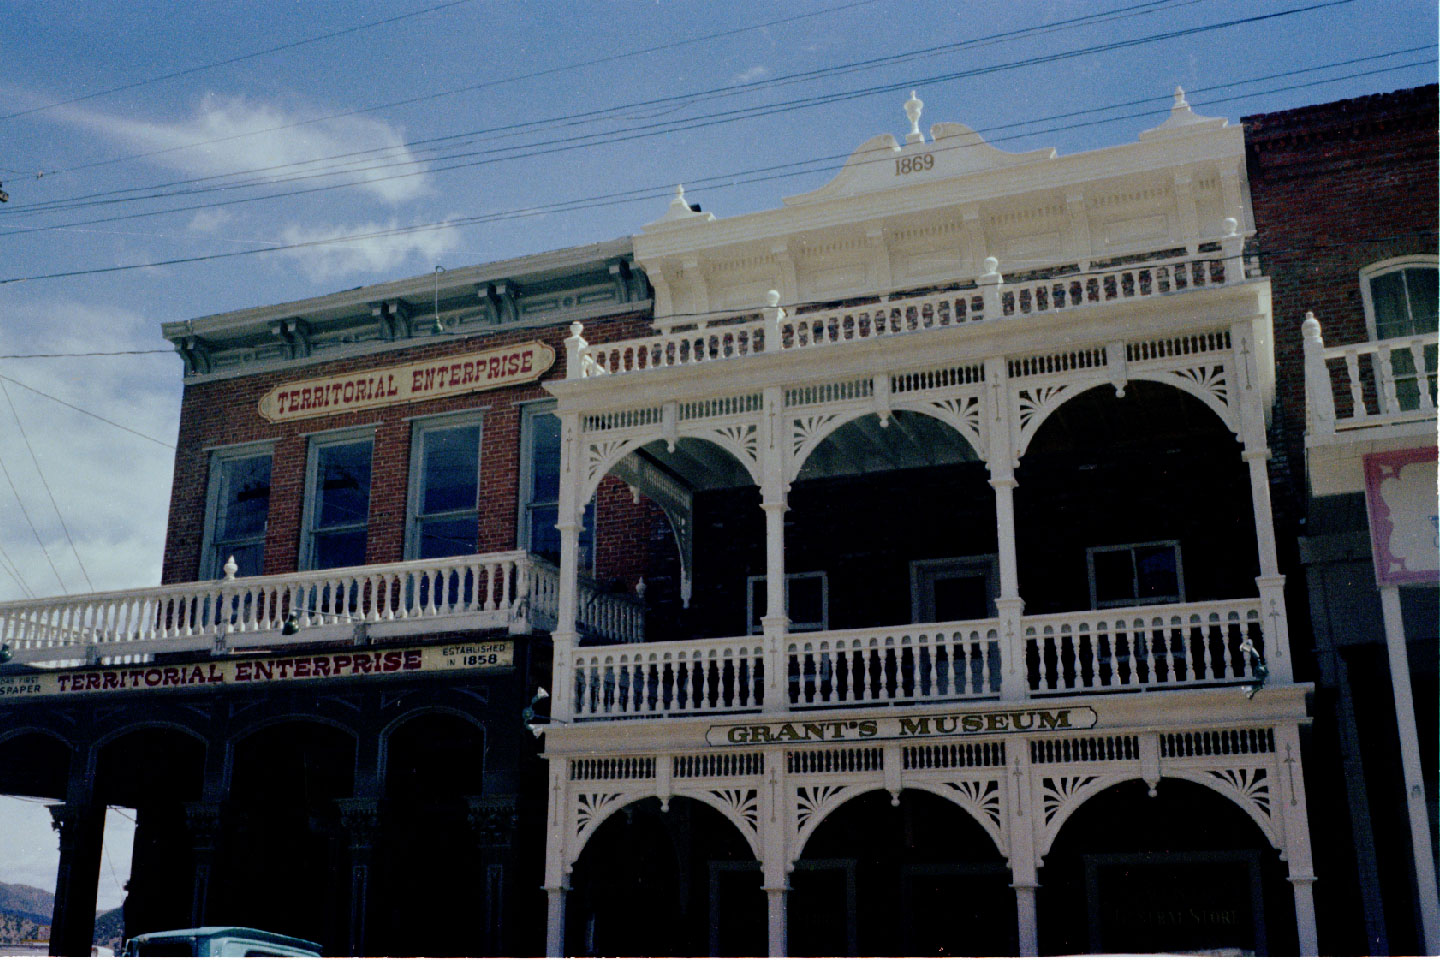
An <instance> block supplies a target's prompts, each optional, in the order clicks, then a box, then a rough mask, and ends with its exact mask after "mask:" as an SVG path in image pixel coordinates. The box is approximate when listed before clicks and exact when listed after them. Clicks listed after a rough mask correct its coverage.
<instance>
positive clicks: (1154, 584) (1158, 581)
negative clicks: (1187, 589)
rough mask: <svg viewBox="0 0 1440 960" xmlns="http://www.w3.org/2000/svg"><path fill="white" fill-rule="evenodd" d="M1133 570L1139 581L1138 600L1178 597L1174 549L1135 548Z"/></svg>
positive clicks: (1178, 584) (1178, 586) (1178, 581)
mask: <svg viewBox="0 0 1440 960" xmlns="http://www.w3.org/2000/svg"><path fill="white" fill-rule="evenodd" d="M1135 570H1136V573H1137V574H1138V575H1139V579H1140V599H1142V600H1149V599H1151V598H1154V597H1176V596H1179V595H1180V580H1179V577H1177V576H1176V572H1175V548H1174V547H1170V546H1165V547H1136V548H1135Z"/></svg>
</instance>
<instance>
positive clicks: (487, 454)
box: [163, 314, 656, 586]
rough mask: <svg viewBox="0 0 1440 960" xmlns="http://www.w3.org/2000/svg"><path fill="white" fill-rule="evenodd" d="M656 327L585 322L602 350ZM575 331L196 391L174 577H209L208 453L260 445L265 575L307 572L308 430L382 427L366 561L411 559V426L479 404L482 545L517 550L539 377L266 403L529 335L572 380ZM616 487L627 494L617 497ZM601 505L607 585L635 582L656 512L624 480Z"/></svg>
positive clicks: (183, 448)
mask: <svg viewBox="0 0 1440 960" xmlns="http://www.w3.org/2000/svg"><path fill="white" fill-rule="evenodd" d="M649 329H650V324H649V319H648V317H647V316H644V315H639V314H631V315H627V316H624V317H620V318H616V319H613V320H602V321H592V322H591V323H588V324H586V326H585V337H586V339H587V340H590V341H591V342H592V343H598V342H604V341H610V340H621V339H626V338H629V337H635V336H640V335H642V334H644V333H647V332H649ZM567 334H568V331H567V330H566V329H565V328H564V327H562V326H555V327H549V328H542V329H530V330H512V331H505V332H502V333H497V334H495V335H493V336H488V337H465V338H456V339H454V340H445V341H438V342H428V343H424V344H420V345H417V346H415V347H412V348H409V349H404V350H396V351H393V352H386V353H383V354H377V355H372V356H368V357H359V358H353V359H347V360H335V361H331V362H327V363H318V364H315V365H313V366H304V367H292V368H290V369H288V370H283V371H276V372H271V373H264V374H256V375H253V376H244V377H236V378H233V379H227V380H216V381H212V382H209V383H196V384H190V385H188V386H186V388H185V395H184V398H183V400H182V402H181V408H180V433H179V442H178V445H177V447H178V449H177V452H176V455H175V481H174V487H173V489H172V491H171V495H170V523H169V529H168V532H167V535H166V542H165V562H164V572H163V579H164V582H166V583H177V582H184V581H189V580H194V579H196V578H197V577H198V576H199V570H200V550H201V545H202V541H203V538H204V525H205V495H206V489H207V484H208V476H207V474H208V470H209V454H208V452H207V451H206V448H208V447H216V446H223V445H228V444H235V443H244V442H247V441H255V440H274V441H275V456H274V461H273V464H272V467H271V488H270V491H271V492H270V521H269V526H268V529H267V532H266V538H265V572H266V573H267V574H268V573H288V572H291V571H293V570H295V569H296V568H297V558H298V553H299V545H300V519H301V509H302V506H303V500H304V495H305V462H306V449H307V448H306V435H308V434H311V433H315V432H318V431H323V430H335V429H340V428H344V427H350V426H361V425H371V424H378V425H379V426H378V428H377V429H376V433H375V451H374V459H373V462H372V463H373V466H372V470H373V474H372V478H371V489H370V525H369V533H368V542H367V546H366V555H367V561H368V562H370V563H388V562H393V561H396V560H399V559H401V558H402V557H403V555H404V545H405V513H406V494H407V483H408V473H409V465H410V423H409V421H408V419H407V418H410V417H423V416H429V415H432V414H438V413H447V412H451V411H458V410H468V409H473V408H475V407H486V408H488V409H487V410H486V412H485V425H484V431H483V437H482V440H481V452H480V472H481V478H480V484H481V495H480V550H481V552H490V551H497V550H511V549H514V548H515V546H516V544H515V527H516V519H517V516H518V512H519V508H520V505H519V486H520V478H519V461H520V413H521V409H520V407H519V406H518V404H520V403H522V402H524V401H527V400H538V399H544V398H547V397H548V396H549V394H547V393H546V392H545V390H544V388H543V387H542V386H541V383H540V382H536V383H529V384H525V385H523V386H518V387H510V388H505V389H500V390H491V391H486V392H483V393H472V394H466V395H464V396H458V397H447V398H444V399H439V400H430V401H425V402H423V403H413V404H397V405H395V406H391V407H382V408H380V409H378V410H362V411H356V412H352V413H344V414H338V415H334V416H326V417H314V418H312V419H306V420H299V421H292V422H289V423H278V424H277V423H270V422H268V421H267V420H265V419H263V418H262V417H261V416H260V415H259V413H258V411H257V406H256V405H257V403H258V402H259V399H260V397H262V396H263V395H264V394H265V393H266V392H268V391H269V390H270V389H271V388H272V387H274V386H276V385H277V384H280V383H283V382H286V381H291V380H300V379H310V378H312V377H325V376H332V375H336V374H344V373H352V372H357V371H363V370H372V369H375V368H379V367H388V366H394V365H398V364H404V363H410V362H414V361H417V360H426V359H430V358H435V357H444V356H451V355H454V354H460V353H467V352H473V351H475V350H481V349H489V348H492V347H499V346H506V345H509V344H514V343H523V342H527V341H530V340H541V341H544V342H545V343H548V344H549V345H550V346H551V347H552V348H553V349H554V350H555V354H556V362H555V366H554V367H553V368H552V369H551V370H550V371H549V372H548V373H547V374H546V375H545V377H544V378H543V380H550V379H557V378H563V377H564V376H565V345H564V338H565V337H566V336H567ZM616 487H618V488H619V493H620V494H623V497H622V496H618V495H616V493H615V489H614V488H616ZM622 500H623V504H622V503H621V501H622ZM602 501H603V502H602V504H601V505H600V506H599V507H598V520H597V526H598V530H597V540H598V543H597V545H596V552H597V556H598V557H601V558H604V561H603V564H604V565H603V567H597V573H601V574H602V575H603V576H605V577H607V578H621V579H624V580H625V581H626V582H627V583H628V584H629V585H630V586H633V585H634V581H635V579H638V577H639V575H640V573H641V572H643V570H644V563H645V561H644V558H643V556H639V555H637V556H635V557H629V556H628V555H627V554H626V551H628V550H631V549H633V548H634V544H635V543H639V542H640V535H641V533H642V530H641V525H642V524H646V525H645V526H644V530H643V532H644V533H647V534H648V532H649V526H648V524H649V523H651V522H653V513H654V512H656V511H654V508H653V507H648V508H646V507H641V508H636V507H634V506H633V505H632V504H631V503H630V494H629V490H628V489H627V488H626V487H625V486H624V485H623V484H620V483H619V482H618V481H614V480H610V481H607V482H606V485H605V487H604V488H603V489H602ZM643 503H646V501H642V504H643Z"/></svg>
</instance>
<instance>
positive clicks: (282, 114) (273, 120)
mask: <svg viewBox="0 0 1440 960" xmlns="http://www.w3.org/2000/svg"><path fill="white" fill-rule="evenodd" d="M320 112H322V111H320V110H318V109H312V110H305V111H287V110H285V109H283V108H281V107H279V106H276V105H273V104H265V103H255V102H251V101H249V100H246V99H244V98H240V97H234V98H222V97H216V96H211V97H208V98H206V100H205V102H204V103H203V104H202V105H201V106H200V107H199V108H198V109H197V110H196V111H195V114H194V115H193V116H191V117H189V118H188V119H184V120H178V121H174V122H161V121H150V120H134V119H130V118H128V117H121V116H116V115H113V114H107V113H101V112H99V111H94V110H86V109H82V108H76V107H65V108H60V109H56V110H54V111H52V115H53V116H54V117H56V118H57V119H60V120H62V121H64V122H66V123H70V124H72V125H75V126H81V127H84V128H86V129H89V130H94V131H99V132H100V133H102V134H104V135H105V136H108V137H110V138H111V139H113V140H116V141H118V142H120V143H121V144H123V145H125V147H126V148H128V149H131V150H134V151H136V152H141V153H150V152H152V151H160V150H167V151H169V150H172V148H176V147H185V148H187V149H175V150H173V152H167V153H160V154H157V155H155V156H151V157H148V158H147V159H148V160H149V161H150V162H151V163H155V164H160V165H163V166H166V167H169V168H171V169H173V170H176V171H179V172H180V173H183V174H186V175H189V176H197V177H208V176H216V175H219V174H227V173H231V172H232V171H237V170H257V171H260V170H263V171H265V172H263V173H257V174H255V175H254V176H255V177H257V178H264V179H269V180H275V179H279V178H282V177H287V176H293V175H296V174H304V173H310V172H319V171H321V170H328V169H332V168H333V167H334V166H335V164H337V163H340V164H346V165H348V166H346V167H345V168H344V169H347V170H352V172H351V173H349V174H347V175H345V176H343V177H338V178H316V179H310V180H302V181H299V182H298V183H297V186H302V187H303V186H317V185H322V184H328V183H332V182H337V181H338V180H345V179H358V180H359V181H360V184H359V186H360V189H364V190H366V191H368V192H370V193H372V194H374V195H375V196H377V197H379V198H380V199H382V200H384V201H385V202H387V203H391V204H395V203H400V202H402V201H405V200H409V199H411V198H412V197H415V196H417V195H419V194H421V193H423V192H424V191H425V189H426V180H427V179H428V178H427V176H426V175H425V174H423V173H422V174H419V175H417V176H403V177H399V178H398V179H387V178H391V177H395V175H397V174H409V173H414V172H415V171H419V170H423V169H424V167H423V165H422V166H414V165H409V163H408V162H410V161H414V160H415V159H416V158H415V155H414V154H413V153H412V152H411V151H410V150H409V148H407V147H405V146H404V145H403V144H404V142H405V139H404V136H403V135H402V132H401V131H400V130H399V129H398V128H397V127H394V126H392V125H390V124H388V123H386V122H384V121H383V120H377V119H375V118H372V117H364V116H353V117H337V118H335V119H333V120H324V121H321V122H319V123H309V124H304V125H301V126H288V125H289V124H293V123H295V122H297V121H300V120H304V119H305V118H306V117H308V116H312V115H315V114H317V113H320ZM275 127H286V129H273V128H275ZM200 141H216V142H213V143H208V144H205V145H204V146H196V147H190V146H189V145H190V144H194V143H199V142H200ZM380 148H384V149H383V151H382V150H380ZM357 151H380V152H374V153H366V154H364V155H363V156H356V157H346V158H345V159H344V160H340V161H322V162H316V163H314V164H310V163H308V161H321V159H322V158H325V157H334V156H338V155H340V154H351V153H355V152H357ZM286 164H305V165H304V166H301V167H288V166H286V167H284V168H283V169H274V170H271V169H269V168H272V167H279V166H281V165H286ZM363 167H380V169H369V170H364V169H358V168H363ZM245 179H247V180H248V179H250V177H246V178H245Z"/></svg>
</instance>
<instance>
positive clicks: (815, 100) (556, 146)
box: [0, 0, 1354, 249]
mask: <svg viewBox="0 0 1440 960" xmlns="http://www.w3.org/2000/svg"><path fill="white" fill-rule="evenodd" d="M1351 2H1354V0H1327V2H1323V3H1319V4H1314V5H1312V6H1309V7H1304V8H1298V9H1296V10H1291V11H1285V12H1282V13H1276V14H1265V15H1262V16H1259V17H1248V18H1243V19H1241V20H1232V21H1226V22H1222V23H1216V24H1208V25H1205V26H1202V27H1193V28H1188V29H1185V30H1180V31H1172V32H1170V33H1165V34H1154V35H1151V36H1148V37H1140V38H1133V39H1130V40H1122V41H1112V42H1109V43H1106V44H1101V45H1098V46H1094V47H1089V48H1080V49H1078V50H1072V51H1066V52H1063V53H1057V54H1051V55H1047V56H1044V57H1040V58H1033V59H1029V60H1021V61H1012V62H1010V63H1007V64H1000V65H994V66H990V67H982V68H974V69H971V70H966V71H961V72H959V73H953V74H947V75H939V76H934V77H929V78H925V79H922V80H919V81H912V82H906V83H892V84H884V85H880V86H874V87H868V88H862V89H860V90H852V91H847V92H844V93H839V94H825V95H820V96H813V97H808V98H801V99H798V100H792V101H789V102H786V103H782V104H778V105H773V106H764V107H749V108H741V109H736V110H729V111H723V112H721V113H718V114H712V115H710V116H708V117H702V118H692V120H689V121H685V122H684V124H683V125H675V124H668V123H667V124H650V125H647V126H643V127H638V128H631V129H630V130H628V131H621V132H622V133H624V134H626V135H624V136H613V135H612V136H610V137H609V139H607V140H605V141H603V142H604V143H608V144H615V143H623V142H627V141H631V140H638V139H647V138H651V137H656V136H662V135H666V134H670V133H674V132H681V131H688V130H694V129H699V128H701V127H709V126H715V125H718V124H724V123H733V122H735V121H737V120H743V119H749V118H751V117H754V116H762V115H765V114H769V113H775V112H779V111H780V110H796V109H805V108H809V107H815V106H822V105H826V104H830V103H837V102H842V101H846V100H853V99H858V98H861V97H868V96H875V95H878V94H882V93H892V92H894V91H896V90H905V89H907V88H909V87H911V86H912V85H914V86H923V85H925V84H931V83H941V82H948V81H951V80H955V79H960V78H964V77H971V76H976V75H981V74H987V73H993V72H998V71H1001V70H1010V69H1015V68H1018V67H1023V66H1031V65H1035V64H1038V63H1049V62H1053V61H1056V60H1063V59H1070V58H1073V57H1078V56H1082V55H1087V54H1092V53H1097V52H1104V51H1109V50H1114V49H1118V48H1120V47H1129V46H1139V45H1143V44H1146V43H1153V42H1158V41H1161V40H1170V39H1175V38H1176V37H1179V36H1185V35H1190V34H1194V33H1202V32H1208V31H1210V30H1217V29H1223V28H1226V27H1231V26H1236V25H1238V24H1248V23H1252V22H1256V21H1258V20H1267V19H1273V18H1275V17H1279V16H1290V15H1293V14H1295V13H1301V12H1305V11H1308V10H1314V9H1320V8H1323V7H1329V6H1336V5H1339V4H1345V3H1351ZM1334 79H1338V78H1332V79H1331V80H1327V81H1324V82H1333V81H1334ZM1116 119H1120V118H1116ZM1037 122H1038V121H1037ZM1107 122H1108V121H1107ZM1061 129H1067V128H1061ZM1039 132H1044V131H1036V133H1039ZM1032 135H1033V134H1032ZM593 136H598V135H592V136H591V137H588V138H587V137H571V138H560V139H556V140H551V141H541V142H540V143H539V144H536V145H534V147H535V149H531V150H530V152H528V153H520V154H512V155H510V156H506V157H498V158H497V157H483V156H482V159H479V160H467V161H465V162H461V163H455V164H451V165H450V166H446V167H436V168H432V169H427V170H420V171H412V172H409V173H400V174H392V175H389V176H385V177H378V178H369V179H367V180H366V181H365V183H366V184H374V183H379V182H384V181H388V180H396V179H404V178H408V177H414V176H421V175H424V174H427V173H441V172H446V171H449V170H455V169H461V168H465V167H473V166H481V165H486V164H490V163H496V162H499V161H501V160H515V159H521V158H524V157H530V156H538V155H548V154H553V153H561V152H567V151H570V150H575V149H584V148H588V147H593V146H596V145H597V143H596V142H585V143H579V142H575V141H578V140H585V139H593ZM546 147H549V149H545V148H546ZM502 149H510V148H502ZM493 152H496V151H490V150H483V151H472V152H469V153H466V154H459V155H456V156H457V157H465V156H475V155H477V154H479V155H484V154H488V153H493ZM297 179H303V178H297ZM353 185H354V184H351V183H342V184H326V185H321V186H315V187H306V188H303V189H298V190H290V191H282V192H278V193H271V194H263V195H261V196H258V197H238V198H234V199H230V200H223V201H212V202H209V203H202V204H191V205H188V206H179V207H169V208H166V209H163V210H151V211H143V212H140V213H130V214H120V215H116V216H111V217H100V218H96V219H92V220H82V221H72V222H69V223H63V224H56V225H51V226H39V227H22V228H19V229H15V230H9V231H5V232H0V237H6V236H15V235H19V234H24V233H34V232H42V231H48V230H56V229H61V228H63V227H75V226H87V225H91V224H96V223H109V222H113V221H116V220H130V219H137V218H143V217H150V216H160V215H163V214H167V213H182V212H187V211H191V210H201V209H208V208H212V207H222V206H229V205H232V204H237V203H249V202H253V201H257V200H268V199H276V198H280V197H287V196H298V195H302V194H309V193H318V192H323V191H328V190H335V189H341V188H344V187H349V186H353ZM271 249H283V247H275V248H271Z"/></svg>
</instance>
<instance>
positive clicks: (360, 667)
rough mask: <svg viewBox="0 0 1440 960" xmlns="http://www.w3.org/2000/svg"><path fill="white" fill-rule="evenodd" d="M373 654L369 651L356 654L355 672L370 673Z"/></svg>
mask: <svg viewBox="0 0 1440 960" xmlns="http://www.w3.org/2000/svg"><path fill="white" fill-rule="evenodd" d="M370 659H371V655H370V654H368V653H357V654H355V670H354V672H355V673H369V672H370V669H371V665H370Z"/></svg>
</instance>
